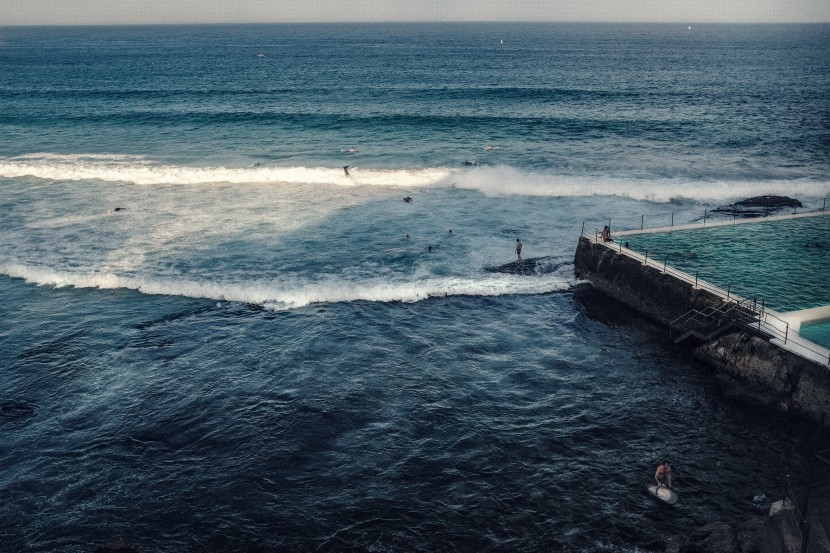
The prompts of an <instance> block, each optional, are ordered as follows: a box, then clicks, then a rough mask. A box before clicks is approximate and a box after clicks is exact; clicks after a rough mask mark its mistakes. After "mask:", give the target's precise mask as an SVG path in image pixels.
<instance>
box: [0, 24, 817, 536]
mask: <svg viewBox="0 0 830 553" xmlns="http://www.w3.org/2000/svg"><path fill="white" fill-rule="evenodd" d="M828 32H830V30H829V29H828V27H827V26H826V25H816V26H781V27H778V26H766V27H763V28H760V29H759V28H755V27H749V26H711V27H708V28H707V27H706V26H700V27H695V29H694V32H692V33H690V32H688V29H687V28H686V27H685V26H681V27H679V28H675V26H671V25H669V26H661V25H645V26H639V25H529V24H525V25H506V26H505V25H488V24H481V25H416V24H412V25H318V26H314V25H311V26H309V25H283V26H247V27H246V26H228V27H223V26H217V27H130V28H66V29H62V28H44V29H39V28H0V74H2V75H3V76H4V77H5V78H4V79H0V81H2V82H0V136H3V137H4V140H2V141H0V212H2V213H3V216H2V217H0V304H2V306H3V317H2V320H1V321H0V433H2V440H0V495H1V496H2V497H3V501H2V502H0V539H2V543H3V544H4V545H3V547H6V548H8V549H9V550H10V551H33V552H35V551H43V552H47V551H48V552H51V551H66V552H76V551H77V552H81V551H90V550H94V549H95V548H96V547H98V546H101V545H103V544H106V543H108V542H111V541H114V540H123V541H125V542H127V543H131V544H133V545H134V546H135V547H136V548H137V549H138V550H140V551H153V552H155V551H159V552H168V551H169V552H173V551H176V552H179V551H311V550H319V551H365V550H375V551H557V550H562V549H563V548H567V549H568V550H578V551H589V550H592V549H596V548H597V547H600V546H601V545H602V544H612V545H615V546H619V547H623V548H627V549H632V548H635V547H637V546H641V545H642V544H644V543H647V542H649V541H651V540H655V539H665V538H667V537H669V536H671V535H673V534H675V533H677V532H682V531H685V530H688V529H689V528H690V527H693V526H695V525H698V524H703V523H705V522H708V521H712V520H730V521H734V520H739V519H742V518H744V517H746V516H747V515H748V514H751V513H754V512H764V511H765V510H766V509H768V507H769V503H770V502H771V501H773V500H775V499H778V498H779V497H780V494H781V491H782V490H783V489H784V485H785V482H786V475H787V474H791V475H793V476H794V477H798V476H799V475H803V474H804V472H805V470H806V469H805V458H806V455H807V448H806V447H805V446H804V445H803V437H804V435H806V434H809V432H810V430H811V429H809V428H802V427H799V426H798V425H794V424H791V423H789V422H787V421H783V420H780V419H777V418H775V417H772V416H768V415H764V414H762V413H759V412H756V411H754V410H752V409H749V408H746V407H741V406H737V405H732V404H729V403H726V402H724V401H723V400H722V399H721V398H719V397H718V395H717V393H716V391H715V389H714V387H713V384H712V380H711V376H710V373H709V370H708V369H707V368H706V367H704V366H702V365H700V364H699V363H697V362H696V361H694V360H692V359H690V358H689V357H688V356H687V355H686V354H685V353H684V351H683V350H677V349H673V347H672V346H671V345H670V344H669V342H668V339H667V336H666V334H665V332H664V331H663V330H661V329H657V328H655V327H652V326H651V325H649V324H648V323H646V322H644V321H642V320H640V319H639V318H637V317H636V316H635V315H633V314H632V313H631V312H629V311H627V310H624V309H621V308H619V307H618V306H616V305H615V304H613V302H611V301H610V300H608V299H607V298H604V297H601V296H597V295H596V294H594V293H592V292H591V291H590V288H585V285H584V284H583V283H579V282H577V281H576V280H575V278H574V276H573V254H574V250H575V247H576V243H577V238H578V236H579V233H580V229H581V228H582V224H583V222H585V223H586V224H587V225H588V227H591V226H596V225H597V224H599V225H600V226H601V224H602V223H601V222H602V221H607V220H608V219H612V220H615V221H628V222H632V221H640V220H642V217H650V218H656V217H662V216H664V215H665V214H666V213H672V212H673V213H675V217H676V223H677V224H680V223H684V222H693V221H695V220H697V217H698V214H699V213H701V212H703V211H704V210H706V209H712V208H713V207H717V206H720V205H724V204H727V203H730V202H732V201H735V200H738V199H742V197H748V196H755V195H761V194H786V195H790V196H795V197H798V198H799V199H800V200H801V201H802V202H803V203H804V204H805V206H806V208H808V209H815V208H817V207H820V206H821V205H822V202H823V201H824V199H825V197H826V196H827V195H828V183H830V178H828V174H830V171H828V162H827V159H828V157H827V143H828V142H827V137H828V134H827V132H828V131H827V126H826V125H824V124H823V123H822V121H826V120H827V116H828V114H829V113H830V107H828V102H827V95H826V90H827V89H828V86H827V85H828V81H830V71H828V63H830V52H828V47H829V46H828V45H830V41H828V40H826V38H827V36H828ZM465 162H469V163H468V164H465ZM344 165H349V172H350V175H349V176H346V174H345V172H344V171H343V166H344ZM405 196H411V197H412V198H413V201H412V202H411V203H405V202H402V201H401V199H402V198H403V197H405ZM116 208H121V209H117V210H116ZM823 219H827V218H826V217H825V218H823ZM598 222H599V223H598ZM631 226H632V225H629V227H631ZM801 232H802V231H800V230H799V231H798V232H797V233H794V234H796V235H798V236H799V237H800V236H801ZM805 232H806V231H805ZM823 234H826V233H823ZM517 238H520V239H521V240H522V242H523V244H524V251H523V255H524V256H525V257H526V258H543V262H541V263H540V264H539V267H540V268H541V269H540V271H538V272H536V273H533V274H523V275H522V274H510V273H505V272H500V271H498V270H494V269H497V268H498V267H499V266H501V265H502V264H504V263H507V262H510V261H513V260H514V259H515V253H514V246H515V241H516V239H517ZM818 238H821V235H820V236H819V237H818ZM818 238H817V239H818ZM793 244H794V245H793V246H792V247H793V248H797V247H798V245H799V244H801V242H797V241H796V242H794V243H793ZM798 251H799V252H800V251H801V250H798ZM807 253H810V252H807ZM805 256H806V254H805V255H801V254H800V253H799V254H798V255H797V256H796V257H798V259H799V260H800V259H801V258H802V257H805ZM805 259H806V257H805ZM799 262H800V261H799ZM819 263H821V261H819ZM825 272H826V271H825ZM664 456H668V457H669V458H670V459H671V460H672V461H673V464H674V467H675V474H676V482H677V485H676V489H677V491H678V493H679V495H680V497H681V501H680V502H679V503H678V504H677V505H676V506H675V507H673V508H668V507H667V506H665V505H662V504H658V503H656V502H655V500H654V499H653V498H651V497H649V496H648V495H646V492H645V487H646V485H647V484H648V483H649V482H650V481H651V479H652V475H653V472H654V468H655V466H656V464H657V462H658V461H659V460H660V459H661V458H662V457H664Z"/></svg>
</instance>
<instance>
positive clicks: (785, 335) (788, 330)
mask: <svg viewBox="0 0 830 553" xmlns="http://www.w3.org/2000/svg"><path fill="white" fill-rule="evenodd" d="M784 324H785V325H786V326H785V327H784V343H785V344H786V343H787V336H788V335H789V334H790V323H784Z"/></svg>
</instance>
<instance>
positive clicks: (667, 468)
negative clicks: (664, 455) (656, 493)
mask: <svg viewBox="0 0 830 553" xmlns="http://www.w3.org/2000/svg"><path fill="white" fill-rule="evenodd" d="M654 480H656V481H657V486H658V487H659V486H665V487H666V488H669V489H671V465H670V464H669V462H668V461H667V460H665V459H664V460H663V462H662V463H660V464H659V465H658V466H657V471H656V472H655V473H654Z"/></svg>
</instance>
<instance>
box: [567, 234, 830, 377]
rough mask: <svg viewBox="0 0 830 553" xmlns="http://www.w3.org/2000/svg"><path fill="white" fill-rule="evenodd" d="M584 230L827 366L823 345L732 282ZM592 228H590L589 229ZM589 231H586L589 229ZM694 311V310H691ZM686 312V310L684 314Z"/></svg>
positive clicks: (596, 240) (591, 237)
mask: <svg viewBox="0 0 830 553" xmlns="http://www.w3.org/2000/svg"><path fill="white" fill-rule="evenodd" d="M587 230H588V232H586V228H585V223H582V231H581V235H580V236H582V237H585V238H588V239H589V240H592V241H593V242H594V243H595V244H601V245H603V246H605V247H607V248H608V249H610V250H611V251H614V252H616V253H618V254H619V255H625V256H628V257H630V258H632V259H635V260H637V261H640V262H642V263H643V265H646V266H648V267H653V268H655V269H658V270H659V271H660V272H661V273H664V274H668V275H671V276H673V277H674V278H676V279H678V280H681V281H684V282H687V283H689V284H691V285H692V286H694V288H695V289H698V290H706V291H708V292H710V293H712V294H713V295H715V296H717V297H719V298H720V299H721V301H723V302H725V303H727V304H728V303H734V304H736V305H738V306H739V307H740V308H741V309H742V310H745V311H746V312H747V314H751V315H749V318H746V317H744V320H743V324H744V325H747V327H748V326H749V325H750V324H751V325H752V326H751V330H753V331H757V332H759V333H761V334H763V335H765V336H766V337H768V339H770V340H778V341H780V342H781V344H782V345H783V347H784V348H785V349H787V350H788V351H791V352H792V353H795V354H797V355H800V356H801V357H804V358H806V359H810V360H811V361H817V362H821V363H823V364H824V365H825V366H826V367H829V368H830V350H828V349H826V348H823V347H821V346H819V345H817V344H815V343H814V342H812V341H810V340H807V339H806V338H803V337H801V335H800V333H799V332H797V331H796V330H794V329H792V328H790V323H789V322H787V321H785V320H784V319H782V318H781V317H779V316H778V315H777V314H776V313H775V312H774V311H772V310H769V309H767V307H766V302H765V300H763V299H762V300H761V301H760V302H758V301H757V300H756V299H754V298H753V299H747V298H743V297H741V296H739V295H737V294H735V293H733V292H732V285H731V284H729V285H727V287H726V290H724V289H722V288H719V287H717V286H715V285H713V284H710V283H708V282H706V281H704V280H701V279H700V278H699V272H697V271H696V272H695V274H694V275H691V274H689V273H686V272H683V271H680V270H678V269H675V268H674V267H672V266H670V265H669V264H668V257H664V258H663V260H662V261H658V260H655V259H653V258H649V255H648V250H645V251H644V253H642V254H640V253H638V252H635V251H634V250H631V249H629V248H626V247H624V246H623V245H622V243H621V242H614V241H613V240H611V241H603V240H602V239H601V238H600V234H601V231H600V230H599V229H598V228H589V229H587ZM592 231H593V232H592ZM591 232H592V234H589V233H591ZM692 311H694V310H692ZM685 315H688V313H687V314H684V316H685Z"/></svg>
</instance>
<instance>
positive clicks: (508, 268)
mask: <svg viewBox="0 0 830 553" xmlns="http://www.w3.org/2000/svg"><path fill="white" fill-rule="evenodd" d="M565 264H566V263H565V262H563V261H561V260H556V259H554V258H553V257H531V258H528V259H524V260H522V261H513V262H512V263H505V264H504V265H499V266H498V267H485V268H484V270H485V271H487V272H488V273H508V274H512V275H541V274H545V273H552V272H553V271H555V270H557V269H559V268H560V267H562V266H563V265H565Z"/></svg>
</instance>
